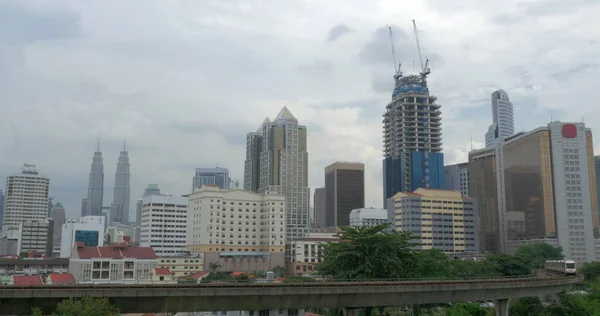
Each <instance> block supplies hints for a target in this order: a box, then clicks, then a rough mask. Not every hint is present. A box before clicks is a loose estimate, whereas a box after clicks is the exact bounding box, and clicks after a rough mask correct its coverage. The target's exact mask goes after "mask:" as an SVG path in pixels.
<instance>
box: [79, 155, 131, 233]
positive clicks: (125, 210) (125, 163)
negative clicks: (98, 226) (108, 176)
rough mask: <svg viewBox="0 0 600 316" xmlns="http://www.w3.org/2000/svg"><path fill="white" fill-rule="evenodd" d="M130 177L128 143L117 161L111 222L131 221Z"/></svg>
mask: <svg viewBox="0 0 600 316" xmlns="http://www.w3.org/2000/svg"><path fill="white" fill-rule="evenodd" d="M130 177H131V175H130V173H129V155H128V153H127V144H123V149H122V150H121V153H120V155H119V160H118V162H117V172H116V173H115V194H114V197H113V203H112V205H111V214H110V217H111V223H112V222H117V223H128V222H129V197H130V191H129V190H130V189H129V184H130ZM88 203H89V202H88ZM108 224H110V223H108Z"/></svg>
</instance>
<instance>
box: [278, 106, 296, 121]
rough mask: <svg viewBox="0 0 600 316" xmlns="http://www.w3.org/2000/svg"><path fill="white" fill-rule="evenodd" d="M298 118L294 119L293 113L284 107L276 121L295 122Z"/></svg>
mask: <svg viewBox="0 0 600 316" xmlns="http://www.w3.org/2000/svg"><path fill="white" fill-rule="evenodd" d="M295 119H296V118H295V117H294V115H293V114H292V112H290V110H288V108H287V106H285V105H284V106H283V109H281V111H279V114H277V117H275V121H277V120H295Z"/></svg>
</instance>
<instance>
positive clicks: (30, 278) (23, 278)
mask: <svg viewBox="0 0 600 316" xmlns="http://www.w3.org/2000/svg"><path fill="white" fill-rule="evenodd" d="M13 284H14V285H23V286H27V285H29V286H36V285H43V284H44V282H43V281H42V277H41V276H39V275H15V276H13Z"/></svg>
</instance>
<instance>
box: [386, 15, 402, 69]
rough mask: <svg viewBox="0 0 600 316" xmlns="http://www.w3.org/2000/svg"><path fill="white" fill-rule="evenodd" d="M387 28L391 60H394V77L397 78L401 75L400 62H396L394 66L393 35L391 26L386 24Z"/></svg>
mask: <svg viewBox="0 0 600 316" xmlns="http://www.w3.org/2000/svg"><path fill="white" fill-rule="evenodd" d="M388 30H389V31H390V45H391V46H392V60H393V61H394V79H398V78H400V77H402V70H401V67H402V63H398V67H396V51H395V50H394V35H392V27H391V26H388Z"/></svg>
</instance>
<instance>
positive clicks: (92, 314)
mask: <svg viewBox="0 0 600 316" xmlns="http://www.w3.org/2000/svg"><path fill="white" fill-rule="evenodd" d="M31 315H33V316H42V315H43V314H42V311H41V310H40V309H39V308H34V309H32V311H31ZM119 315H121V313H120V312H119V309H118V308H116V307H114V306H112V305H111V304H110V301H109V300H108V298H106V297H89V296H84V297H82V298H79V299H74V298H69V299H66V300H64V301H62V302H60V303H58V305H56V311H54V313H52V316H119Z"/></svg>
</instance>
